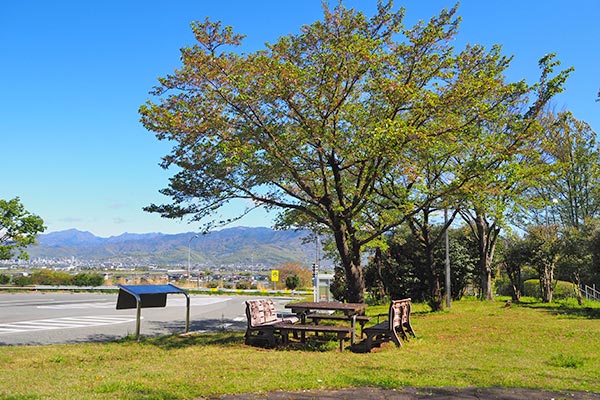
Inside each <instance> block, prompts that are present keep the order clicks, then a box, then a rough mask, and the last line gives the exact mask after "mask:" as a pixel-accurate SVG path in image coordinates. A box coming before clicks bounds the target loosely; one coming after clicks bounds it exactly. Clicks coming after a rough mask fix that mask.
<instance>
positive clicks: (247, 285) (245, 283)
mask: <svg viewBox="0 0 600 400" xmlns="http://www.w3.org/2000/svg"><path fill="white" fill-rule="evenodd" d="M251 286H252V285H251V284H250V282H249V281H239V282H238V283H236V285H235V288H236V289H239V290H248V289H250V287H251Z"/></svg>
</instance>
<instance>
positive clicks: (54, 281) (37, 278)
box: [31, 269, 73, 286]
mask: <svg viewBox="0 0 600 400" xmlns="http://www.w3.org/2000/svg"><path fill="white" fill-rule="evenodd" d="M31 280H32V282H33V283H35V284H37V285H55V286H56V285H72V284H73V275H71V274H68V273H66V272H60V271H50V270H47V269H42V270H39V271H35V272H34V273H32V274H31Z"/></svg>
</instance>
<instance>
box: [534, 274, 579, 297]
mask: <svg viewBox="0 0 600 400" xmlns="http://www.w3.org/2000/svg"><path fill="white" fill-rule="evenodd" d="M523 286H524V292H523V294H524V295H525V296H531V297H535V298H538V299H539V298H541V297H542V292H541V289H540V281H539V280H537V279H529V280H526V281H525V282H524V284H523ZM576 297H577V295H576V293H575V288H574V286H573V283H571V282H567V281H554V291H553V294H552V298H553V300H561V299H569V298H576Z"/></svg>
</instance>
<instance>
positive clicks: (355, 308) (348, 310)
mask: <svg viewBox="0 0 600 400" xmlns="http://www.w3.org/2000/svg"><path fill="white" fill-rule="evenodd" d="M366 307H367V305H366V304H364V303H341V302H338V301H319V302H313V301H305V302H299V303H290V304H286V305H285V308H289V309H291V310H292V312H293V313H295V314H297V315H298V317H299V318H300V321H301V324H306V319H307V318H308V319H311V320H313V321H315V322H316V323H318V321H319V320H321V319H335V320H346V321H350V326H351V330H352V334H351V338H350V340H351V343H352V344H354V337H355V334H356V320H357V318H358V319H361V318H362V319H365V322H366V320H367V318H366V317H365V316H364V312H365V308H366ZM330 311H333V312H336V311H338V312H342V313H343V315H330V314H327V313H326V312H330ZM314 312H317V313H314ZM362 323H363V324H364V322H362ZM302 333H304V332H302Z"/></svg>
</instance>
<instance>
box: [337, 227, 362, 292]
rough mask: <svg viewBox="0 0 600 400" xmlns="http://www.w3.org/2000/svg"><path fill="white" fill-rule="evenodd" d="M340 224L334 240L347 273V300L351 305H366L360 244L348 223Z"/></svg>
mask: <svg viewBox="0 0 600 400" xmlns="http://www.w3.org/2000/svg"><path fill="white" fill-rule="evenodd" d="M338 222H339V223H338V224H337V226H336V229H335V230H334V238H335V244H336V247H337V249H338V253H339V255H340V258H341V261H342V267H343V268H344V272H345V273H346V300H347V301H348V302H350V303H364V302H365V280H364V276H363V269H362V265H361V257H360V255H361V251H360V243H359V242H358V240H356V238H355V237H354V235H353V232H352V229H351V228H349V226H348V225H347V224H346V223H344V222H343V221H338Z"/></svg>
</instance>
